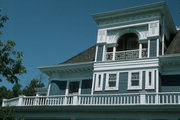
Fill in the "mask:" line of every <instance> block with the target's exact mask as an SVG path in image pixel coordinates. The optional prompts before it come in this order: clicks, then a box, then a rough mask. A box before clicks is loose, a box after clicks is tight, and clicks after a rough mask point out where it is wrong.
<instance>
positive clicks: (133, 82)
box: [128, 71, 142, 90]
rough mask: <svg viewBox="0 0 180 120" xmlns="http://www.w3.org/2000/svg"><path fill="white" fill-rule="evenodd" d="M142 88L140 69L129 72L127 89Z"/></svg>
mask: <svg viewBox="0 0 180 120" xmlns="http://www.w3.org/2000/svg"><path fill="white" fill-rule="evenodd" d="M139 89H142V71H134V72H129V75H128V90H139Z"/></svg>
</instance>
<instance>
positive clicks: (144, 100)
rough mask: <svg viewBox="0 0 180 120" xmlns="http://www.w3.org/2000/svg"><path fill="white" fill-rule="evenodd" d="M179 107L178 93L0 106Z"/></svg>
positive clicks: (23, 99)
mask: <svg viewBox="0 0 180 120" xmlns="http://www.w3.org/2000/svg"><path fill="white" fill-rule="evenodd" d="M172 104H175V105H180V93H179V92H162V93H144V92H142V93H129V94H97V95H67V96H66V95H56V96H20V97H17V98H12V99H4V100H3V104H2V106H70V105H80V106H81V105H82V106H83V105H87V106H90V105H96V106H97V105H172Z"/></svg>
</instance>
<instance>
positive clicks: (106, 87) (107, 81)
mask: <svg viewBox="0 0 180 120" xmlns="http://www.w3.org/2000/svg"><path fill="white" fill-rule="evenodd" d="M110 74H116V80H115V81H116V85H115V86H114V87H109V75H110ZM118 89H119V72H108V73H106V84H105V90H118Z"/></svg>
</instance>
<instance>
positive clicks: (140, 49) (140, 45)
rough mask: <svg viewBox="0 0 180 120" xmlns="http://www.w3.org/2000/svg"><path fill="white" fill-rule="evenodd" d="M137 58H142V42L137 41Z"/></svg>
mask: <svg viewBox="0 0 180 120" xmlns="http://www.w3.org/2000/svg"><path fill="white" fill-rule="evenodd" d="M139 58H142V43H139Z"/></svg>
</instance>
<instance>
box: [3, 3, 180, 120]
mask: <svg viewBox="0 0 180 120" xmlns="http://www.w3.org/2000/svg"><path fill="white" fill-rule="evenodd" d="M92 17H93V19H94V20H95V22H96V23H97V26H98V33H97V42H96V44H95V45H94V46H92V47H90V48H89V49H87V50H85V51H83V52H81V53H80V54H78V55H76V56H74V57H72V58H71V59H69V60H67V61H65V62H63V63H60V64H57V65H52V66H45V67H39V69H40V70H41V71H42V72H43V73H45V74H46V75H48V76H49V86H48V89H47V93H46V94H44V95H41V94H38V95H37V96H20V97H17V98H13V99H4V100H3V106H16V115H18V116H23V117H24V118H25V119H28V120H29V119H47V120H48V119H49V120H50V119H58V120H180V31H178V28H176V26H175V25H174V22H173V19H172V17H171V15H170V13H169V10H168V8H167V5H166V3H165V2H160V3H154V4H148V5H144V6H138V7H133V8H128V9H122V10H115V11H110V12H104V13H98V14H94V15H92Z"/></svg>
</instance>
